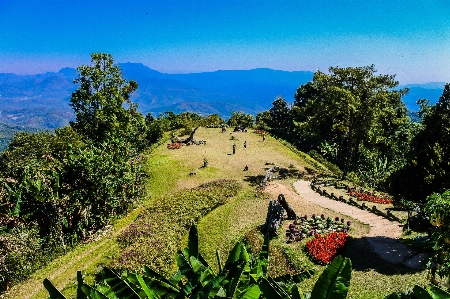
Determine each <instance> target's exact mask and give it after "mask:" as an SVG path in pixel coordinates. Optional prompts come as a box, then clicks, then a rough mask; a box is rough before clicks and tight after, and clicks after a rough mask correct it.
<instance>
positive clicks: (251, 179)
mask: <svg viewBox="0 0 450 299" xmlns="http://www.w3.org/2000/svg"><path fill="white" fill-rule="evenodd" d="M220 131H221V129H206V128H199V129H198V130H197V132H196V134H195V138H196V139H197V140H201V139H203V140H206V141H207V143H206V145H198V146H196V145H191V146H183V147H182V148H180V149H175V150H169V149H167V148H166V145H162V146H160V147H157V148H156V149H154V150H153V151H152V152H151V153H149V154H148V162H147V165H146V168H147V171H148V173H149V180H148V185H147V186H146V187H147V197H146V199H145V201H144V203H143V204H142V206H141V207H139V208H137V209H136V210H134V211H132V212H131V213H130V214H129V215H127V216H125V217H123V218H122V219H120V220H118V221H116V222H115V223H114V225H113V227H114V229H113V231H112V232H111V233H110V234H109V235H108V236H107V237H105V238H103V239H102V240H100V241H97V242H92V243H89V244H86V245H82V246H79V247H77V248H76V249H75V250H73V251H72V252H70V253H69V254H67V255H66V256H63V257H61V258H58V259H57V260H55V261H54V262H52V263H50V264H49V265H48V266H47V267H46V268H44V269H42V270H40V271H38V272H36V273H35V274H34V275H33V276H32V278H31V279H29V280H28V281H26V282H24V283H23V284H20V285H17V286H15V287H13V288H12V289H11V290H10V298H20V299H24V298H47V293H46V291H45V289H43V286H42V280H43V279H44V278H45V277H48V278H49V279H50V280H51V281H52V282H53V283H54V284H55V285H56V286H57V287H58V288H59V289H62V290H64V293H65V294H68V296H70V295H72V294H74V293H75V289H74V284H75V276H76V271H77V270H82V271H83V272H84V273H86V274H88V276H87V277H88V278H89V279H91V280H92V277H93V274H95V273H96V272H98V271H99V269H100V267H101V265H104V264H108V263H109V262H111V260H112V258H113V257H116V256H118V255H120V254H121V250H123V249H121V248H120V247H119V246H118V244H117V242H116V237H117V236H118V235H119V234H120V233H121V232H123V231H124V230H125V229H126V228H127V227H128V226H129V225H130V224H131V223H133V221H135V220H136V219H137V218H138V215H140V214H142V213H143V211H144V210H145V209H151V208H152V207H153V206H154V205H155V204H156V203H157V202H158V201H164V200H166V199H167V200H170V198H171V197H169V196H168V195H169V194H172V193H174V192H176V191H178V190H182V189H186V188H194V187H197V186H199V185H200V184H203V183H206V182H209V181H212V180H216V179H219V178H227V179H233V180H236V181H238V182H240V183H241V184H242V189H241V190H239V191H238V193H237V195H236V196H233V197H232V198H230V199H229V200H228V201H227V202H226V203H225V204H223V205H219V206H218V207H217V208H215V209H214V210H212V211H211V212H210V213H209V214H207V215H206V216H204V217H203V218H202V219H201V220H200V221H199V223H198V227H199V235H200V250H201V252H202V254H203V255H204V256H205V258H206V259H207V260H208V261H209V262H210V263H211V264H212V265H213V266H216V262H215V249H216V248H218V249H219V251H220V252H221V254H222V256H223V257H225V256H227V251H228V250H229V249H230V248H231V247H232V246H233V245H234V244H235V242H236V241H237V240H240V239H242V238H244V237H245V236H246V237H247V238H249V239H251V242H250V243H251V244H255V246H257V244H258V239H259V238H261V236H260V233H259V229H258V228H259V227H260V226H261V225H262V224H264V222H265V217H266V214H267V207H268V202H269V201H270V200H273V199H275V198H276V195H275V194H269V193H260V192H256V191H255V190H256V187H257V186H258V183H259V181H260V180H261V178H262V177H263V176H264V174H265V172H266V170H267V169H268V168H270V167H272V165H266V162H273V163H274V164H275V165H278V166H280V167H282V168H290V169H296V170H298V172H299V173H306V168H305V167H307V168H313V167H311V166H310V165H309V164H308V163H307V162H305V160H304V159H303V158H301V157H300V156H298V155H297V154H295V153H293V152H292V151H290V150H289V149H288V148H287V147H285V146H283V145H282V144H280V143H279V142H278V141H276V140H275V139H273V138H272V137H270V136H266V140H265V141H264V142H263V141H262V137H261V136H259V135H257V134H254V133H251V132H250V131H249V132H239V133H232V132H225V133H220ZM244 141H246V142H247V148H246V149H244V146H243V145H244ZM234 144H235V145H236V152H235V154H232V149H233V145H234ZM205 158H206V159H207V160H208V166H207V167H202V166H203V161H204V159H205ZM245 165H248V171H243V169H244V167H245ZM191 172H195V173H196V174H195V175H189V173H191ZM277 182H279V183H280V184H282V185H283V186H284V187H285V188H286V190H292V187H291V184H292V182H293V179H286V180H282V181H281V180H280V181H277ZM287 200H288V201H289V198H288V197H287ZM175 204H176V203H175ZM193 204H194V205H195V203H193ZM299 208H300V209H301V210H302V214H307V215H311V214H313V213H315V214H321V213H325V214H327V215H330V216H333V215H339V214H336V213H334V212H332V211H328V210H324V209H323V208H320V207H318V206H314V205H312V204H309V205H304V206H300V207H299ZM344 217H345V218H348V217H347V216H344ZM167 221H170V219H167ZM352 222H353V223H354V227H353V230H352V233H351V234H352V236H353V237H354V239H353V240H352V241H351V242H350V244H349V247H348V249H347V253H346V255H347V256H349V257H350V258H351V259H352V262H353V273H352V282H351V287H350V292H349V298H383V297H384V296H383V294H387V293H391V292H392V291H401V290H406V289H407V288H408V287H411V286H412V285H414V284H422V285H423V284H426V274H425V273H424V271H418V272H417V271H416V272H414V271H411V270H408V269H406V268H402V267H395V266H393V265H391V264H389V263H387V262H384V261H382V260H381V259H379V258H378V257H376V256H374V255H373V254H371V252H370V250H369V248H368V245H367V243H366V242H365V240H364V239H363V238H361V237H362V236H363V235H364V234H365V233H366V232H367V231H368V229H369V228H368V226H367V225H364V224H361V223H358V222H357V221H354V220H353V221H352ZM179 238H180V242H181V243H183V242H186V236H179ZM303 244H304V243H302V242H298V243H293V244H286V242H285V238H284V236H280V237H278V238H274V239H273V240H272V241H271V248H272V249H271V251H273V254H272V252H271V254H272V256H271V260H272V262H274V265H277V267H273V269H274V270H273V271H274V273H281V272H282V271H283V269H284V270H286V271H291V270H292V269H293V268H302V267H307V268H309V267H314V268H315V269H316V274H315V276H314V278H312V279H310V280H308V281H306V282H304V283H302V284H301V286H302V288H303V289H304V291H306V292H308V291H310V290H311V287H312V285H313V284H314V283H315V281H316V280H317V277H318V275H319V274H320V273H321V271H323V267H322V266H317V265H314V264H312V263H311V262H310V261H309V260H308V258H307V257H306V255H305V254H304V252H303V249H302V246H303ZM255 250H257V248H255Z"/></svg>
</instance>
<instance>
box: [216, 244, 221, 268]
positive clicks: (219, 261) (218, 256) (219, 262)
mask: <svg viewBox="0 0 450 299" xmlns="http://www.w3.org/2000/svg"><path fill="white" fill-rule="evenodd" d="M216 257H217V264H218V265H219V273H220V272H222V261H221V259H220V253H219V249H217V248H216Z"/></svg>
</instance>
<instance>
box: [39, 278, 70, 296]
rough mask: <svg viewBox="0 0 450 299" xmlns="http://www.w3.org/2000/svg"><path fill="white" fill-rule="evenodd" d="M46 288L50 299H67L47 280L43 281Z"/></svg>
mask: <svg viewBox="0 0 450 299" xmlns="http://www.w3.org/2000/svg"><path fill="white" fill-rule="evenodd" d="M43 284H44V287H45V288H46V289H47V292H48V294H49V295H50V299H66V297H64V295H63V294H61V292H60V291H58V289H57V288H55V286H54V285H53V284H52V283H51V282H50V280H48V279H47V278H46V279H44V281H43Z"/></svg>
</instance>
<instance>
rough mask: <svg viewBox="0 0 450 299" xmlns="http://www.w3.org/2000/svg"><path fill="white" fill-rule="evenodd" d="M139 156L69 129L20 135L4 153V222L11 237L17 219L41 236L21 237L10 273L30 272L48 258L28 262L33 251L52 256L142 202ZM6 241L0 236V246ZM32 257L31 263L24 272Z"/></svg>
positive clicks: (0, 189)
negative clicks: (93, 141) (96, 142)
mask: <svg viewBox="0 0 450 299" xmlns="http://www.w3.org/2000/svg"><path fill="white" fill-rule="evenodd" d="M140 158H141V157H140V156H135V157H133V158H130V152H129V148H128V147H127V145H126V144H125V143H124V142H120V141H118V140H110V141H105V142H103V143H102V144H99V145H98V146H95V145H93V144H91V143H89V142H83V141H82V140H81V139H80V138H79V136H78V135H77V134H76V133H75V132H74V131H73V130H71V129H70V128H64V129H60V130H57V131H56V132H55V133H54V134H53V133H49V132H41V133H37V134H25V133H22V134H19V135H17V137H16V138H14V140H13V141H12V142H11V145H10V147H9V148H8V149H7V150H6V151H5V152H3V153H2V155H1V156H0V183H1V186H0V194H1V196H2V204H1V205H0V214H2V215H5V217H2V219H1V221H0V222H1V223H0V224H1V225H2V227H3V229H4V231H5V232H6V235H5V236H6V237H5V238H11V237H12V236H14V234H13V235H11V233H12V232H14V231H15V230H16V229H18V228H17V225H18V224H21V225H23V226H24V228H23V230H24V231H30V232H33V236H35V237H36V238H34V237H33V238H31V237H30V238H31V239H30V240H29V242H25V243H20V244H23V248H21V249H20V250H19V251H17V253H16V256H15V257H14V259H15V261H16V264H17V265H16V266H15V267H13V268H11V267H8V271H7V272H5V274H6V276H5V277H4V280H5V281H16V280H17V279H16V277H19V276H20V277H22V279H24V278H26V276H27V275H29V274H30V273H32V272H33V271H34V270H35V269H37V268H38V267H39V266H40V265H41V264H42V263H40V262H39V263H38V262H36V263H31V262H28V259H29V257H28V253H27V252H29V251H28V250H31V252H34V253H38V254H37V255H38V256H42V261H46V260H49V259H50V258H51V257H52V256H54V255H55V254H56V253H58V252H62V251H64V250H66V248H67V247H68V246H69V247H70V246H72V245H74V244H77V243H78V242H79V241H80V240H85V239H87V238H89V236H90V235H92V234H93V233H94V232H95V231H97V230H98V229H101V228H102V227H104V226H105V225H106V224H108V223H109V221H110V219H111V217H116V216H117V215H119V214H122V213H124V212H126V211H127V210H128V209H129V208H130V207H131V206H133V205H134V204H135V203H136V202H137V201H139V199H140V198H141V195H142V193H143V187H144V184H143V182H142V179H143V177H144V173H143V172H142V171H141V169H140ZM36 230H37V232H36ZM5 240H7V239H5ZM32 240H39V242H38V243H36V242H37V241H36V242H33V241H32ZM27 246H29V247H27ZM37 247H39V250H38V249H37ZM8 248H9V247H8V245H7V242H3V243H0V251H3V252H7V251H8V250H9V249H8ZM44 248H45V250H44ZM21 252H23V254H21ZM28 264H33V266H32V267H31V268H32V270H29V271H28V270H27V271H24V270H23V269H25V268H26V269H29V266H27V265H28ZM2 275H3V274H2Z"/></svg>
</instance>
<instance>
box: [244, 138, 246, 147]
mask: <svg viewBox="0 0 450 299" xmlns="http://www.w3.org/2000/svg"><path fill="white" fill-rule="evenodd" d="M244 148H247V140H246V141H244Z"/></svg>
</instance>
